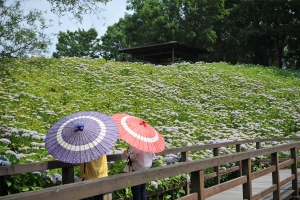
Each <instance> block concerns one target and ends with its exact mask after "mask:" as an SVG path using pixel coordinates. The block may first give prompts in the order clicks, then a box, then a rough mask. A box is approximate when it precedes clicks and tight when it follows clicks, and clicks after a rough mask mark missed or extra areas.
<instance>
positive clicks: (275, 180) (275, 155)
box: [271, 152, 280, 200]
mask: <svg viewBox="0 0 300 200" xmlns="http://www.w3.org/2000/svg"><path fill="white" fill-rule="evenodd" d="M271 164H272V165H274V166H275V168H276V170H275V171H274V172H272V183H273V185H276V186H277V189H276V190H275V191H274V192H273V200H279V199H280V185H279V183H280V174H279V159H278V153H277V152H275V153H272V154H271Z"/></svg>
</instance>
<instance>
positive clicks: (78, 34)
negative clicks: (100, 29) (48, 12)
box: [53, 28, 100, 58]
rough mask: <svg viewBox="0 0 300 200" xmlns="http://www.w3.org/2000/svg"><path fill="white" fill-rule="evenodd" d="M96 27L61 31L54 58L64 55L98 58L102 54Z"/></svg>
mask: <svg viewBox="0 0 300 200" xmlns="http://www.w3.org/2000/svg"><path fill="white" fill-rule="evenodd" d="M97 37H98V33H97V31H96V29H94V28H91V29H89V30H88V31H85V30H83V29H78V31H74V32H72V31H69V30H68V31H67V32H66V33H65V32H62V31H60V32H59V34H58V43H57V44H56V52H54V53H53V57H54V58H62V57H91V58H98V57H99V54H100V44H99V41H100V39H99V38H97Z"/></svg>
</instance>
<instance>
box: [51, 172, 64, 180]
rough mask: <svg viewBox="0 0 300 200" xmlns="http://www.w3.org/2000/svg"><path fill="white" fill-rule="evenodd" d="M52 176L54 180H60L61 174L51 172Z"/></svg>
mask: <svg viewBox="0 0 300 200" xmlns="http://www.w3.org/2000/svg"><path fill="white" fill-rule="evenodd" d="M53 177H54V178H55V179H56V180H58V181H62V177H61V175H60V174H58V173H54V174H53Z"/></svg>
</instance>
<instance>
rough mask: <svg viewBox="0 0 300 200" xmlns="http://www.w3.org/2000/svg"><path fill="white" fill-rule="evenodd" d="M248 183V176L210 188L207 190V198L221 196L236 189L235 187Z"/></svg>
mask: <svg viewBox="0 0 300 200" xmlns="http://www.w3.org/2000/svg"><path fill="white" fill-rule="evenodd" d="M246 182H247V176H241V177H239V178H235V179H233V180H230V181H226V182H224V183H221V184H219V185H215V186H212V187H209V188H207V189H205V198H208V197H210V196H213V195H216V194H219V193H221V192H224V191H225V190H229V189H231V188H234V187H236V186H238V185H241V184H244V183H246Z"/></svg>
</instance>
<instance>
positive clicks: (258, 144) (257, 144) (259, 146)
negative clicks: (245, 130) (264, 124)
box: [256, 141, 261, 149]
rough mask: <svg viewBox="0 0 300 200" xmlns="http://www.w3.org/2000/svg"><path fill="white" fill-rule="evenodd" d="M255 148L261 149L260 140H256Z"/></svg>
mask: <svg viewBox="0 0 300 200" xmlns="http://www.w3.org/2000/svg"><path fill="white" fill-rule="evenodd" d="M256 149H261V141H258V142H256Z"/></svg>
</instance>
